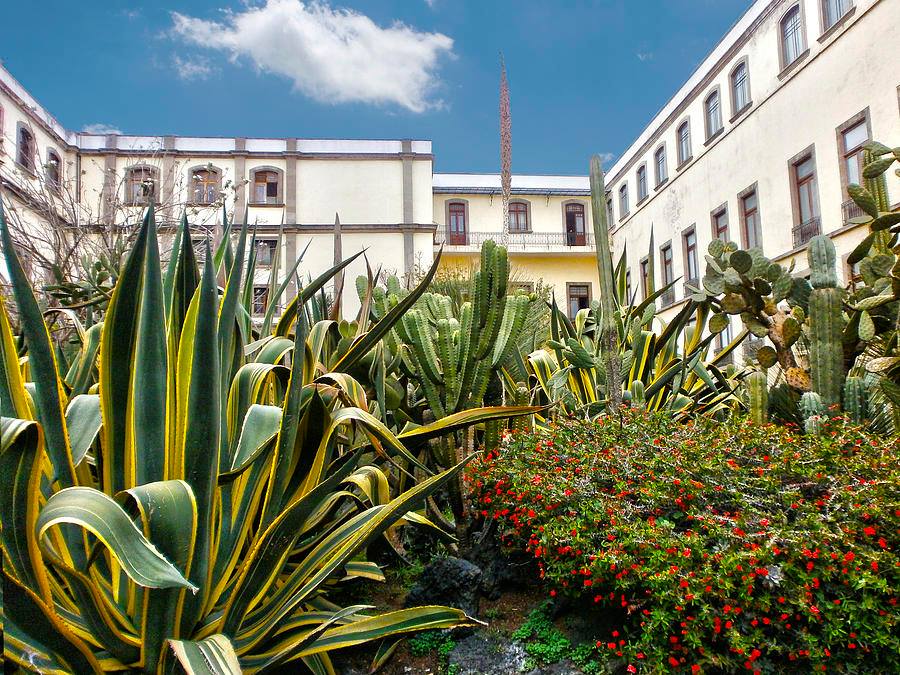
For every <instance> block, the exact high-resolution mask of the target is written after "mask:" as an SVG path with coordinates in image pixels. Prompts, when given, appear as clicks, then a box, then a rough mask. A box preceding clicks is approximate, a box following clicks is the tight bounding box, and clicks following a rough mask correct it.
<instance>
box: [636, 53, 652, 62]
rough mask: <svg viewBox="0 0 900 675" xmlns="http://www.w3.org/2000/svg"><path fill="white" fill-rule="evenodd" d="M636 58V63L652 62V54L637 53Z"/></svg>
mask: <svg viewBox="0 0 900 675" xmlns="http://www.w3.org/2000/svg"><path fill="white" fill-rule="evenodd" d="M636 56H637V57H638V61H652V60H653V52H638V53H637V54H636Z"/></svg>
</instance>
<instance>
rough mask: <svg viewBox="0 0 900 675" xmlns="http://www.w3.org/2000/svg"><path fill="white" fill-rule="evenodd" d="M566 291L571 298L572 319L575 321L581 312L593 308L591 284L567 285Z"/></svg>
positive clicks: (570, 312) (570, 314)
mask: <svg viewBox="0 0 900 675" xmlns="http://www.w3.org/2000/svg"><path fill="white" fill-rule="evenodd" d="M566 291H567V294H568V296H569V318H570V319H574V318H575V315H576V314H578V311H579V310H582V309H587V308H588V307H590V306H591V285H590V284H566Z"/></svg>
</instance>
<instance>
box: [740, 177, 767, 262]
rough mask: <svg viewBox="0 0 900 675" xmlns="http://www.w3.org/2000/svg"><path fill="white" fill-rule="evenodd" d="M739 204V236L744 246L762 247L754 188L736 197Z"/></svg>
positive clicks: (757, 203)
mask: <svg viewBox="0 0 900 675" xmlns="http://www.w3.org/2000/svg"><path fill="white" fill-rule="evenodd" d="M738 201H739V202H740V205H741V238H742V240H743V244H744V248H748V249H749V248H762V231H761V230H760V227H759V202H758V197H757V195H756V188H755V187H751V188H750V189H749V190H748V191H746V192H744V193H743V194H742V195H740V196H739V197H738Z"/></svg>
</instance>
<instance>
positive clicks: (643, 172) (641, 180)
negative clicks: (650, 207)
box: [637, 164, 647, 203]
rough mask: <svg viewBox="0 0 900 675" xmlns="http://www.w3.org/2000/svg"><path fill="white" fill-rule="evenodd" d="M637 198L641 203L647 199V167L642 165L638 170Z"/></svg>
mask: <svg viewBox="0 0 900 675" xmlns="http://www.w3.org/2000/svg"><path fill="white" fill-rule="evenodd" d="M637 198H638V203H641V202H642V201H644V200H645V199H646V198H647V165H646V164H641V165H640V166H639V167H638V170H637Z"/></svg>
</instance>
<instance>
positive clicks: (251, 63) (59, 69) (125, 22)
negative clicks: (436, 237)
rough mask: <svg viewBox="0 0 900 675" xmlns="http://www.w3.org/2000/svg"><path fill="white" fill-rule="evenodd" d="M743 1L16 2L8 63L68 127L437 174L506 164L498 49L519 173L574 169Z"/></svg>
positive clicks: (618, 142) (669, 87)
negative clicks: (401, 153)
mask: <svg viewBox="0 0 900 675" xmlns="http://www.w3.org/2000/svg"><path fill="white" fill-rule="evenodd" d="M749 4H750V0H616V1H614V0H329V1H328V2H326V1H325V0H321V1H319V2H315V1H307V2H300V0H259V1H253V2H250V1H248V0H191V1H185V0H154V1H153V2H145V3H140V2H114V1H110V0H105V1H103V2H99V1H95V0H80V1H79V2H71V1H70V0H48V1H47V2H42V3H37V2H34V3H32V2H25V3H21V2H20V3H13V4H12V5H11V6H10V7H7V8H5V9H4V17H5V23H6V30H4V36H3V40H2V41H0V59H2V61H3V63H4V65H5V66H6V67H7V68H8V69H9V70H10V71H11V72H12V73H13V75H14V76H15V77H16V78H17V79H19V80H20V81H21V82H22V83H23V84H24V85H25V87H26V88H27V89H29V91H31V93H32V94H33V95H34V96H36V97H37V99H38V100H39V101H40V102H41V103H42V104H43V105H44V106H46V107H47V108H48V109H49V110H50V111H51V112H52V113H53V114H54V115H55V116H56V117H57V118H58V119H59V120H60V122H62V123H63V124H64V125H65V126H66V127H67V128H69V129H73V130H78V129H84V128H89V127H91V126H94V128H96V125H105V126H108V127H112V128H115V129H119V130H121V131H122V132H124V133H129V134H148V135H149V134H182V135H211V136H234V135H237V136H274V137H279V136H297V137H308V138H426V139H431V140H433V141H434V152H435V156H436V164H435V170H437V171H472V172H479V171H496V170H497V167H498V164H499V160H498V153H499V151H498V139H497V129H498V121H497V96H498V93H497V90H498V80H499V58H498V54H499V52H501V51H502V52H503V54H504V57H505V59H506V64H507V68H508V71H509V81H510V90H511V107H512V128H513V171H514V172H516V173H562V174H580V173H586V171H587V164H588V159H589V156H590V155H591V154H592V153H600V154H602V155H604V156H605V157H608V158H610V159H612V158H614V157H615V156H617V155H618V154H619V153H621V152H622V151H624V150H625V148H626V147H627V146H628V145H629V143H630V142H631V141H632V140H633V139H634V137H635V136H636V135H637V134H638V133H639V132H640V131H641V129H642V128H643V126H644V125H645V124H646V123H647V122H648V121H649V120H650V119H651V118H652V116H653V115H654V114H655V113H656V112H657V111H658V110H659V108H660V107H662V105H663V104H664V103H665V102H666V101H667V100H668V99H669V98H670V97H671V96H672V94H673V93H674V92H675V91H676V90H677V88H678V87H679V86H680V85H681V84H682V83H683V82H684V80H685V79H687V77H688V76H689V75H690V73H691V72H692V71H693V69H694V68H695V67H696V66H697V65H698V64H699V63H700V61H701V60H702V59H703V57H704V56H705V55H706V54H707V53H708V52H709V51H710V50H711V49H712V47H713V46H714V45H715V43H716V41H717V40H718V39H720V38H721V37H722V36H723V35H724V33H725V32H726V31H727V30H728V28H729V27H730V26H731V25H732V24H733V23H734V22H735V21H736V20H737V19H738V17H739V16H740V15H741V14H742V13H743V12H744V11H745V10H746V8H747V7H748V6H749ZM223 10H224V11H223ZM12 26H21V27H22V28H21V29H20V30H10V27H12Z"/></svg>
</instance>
